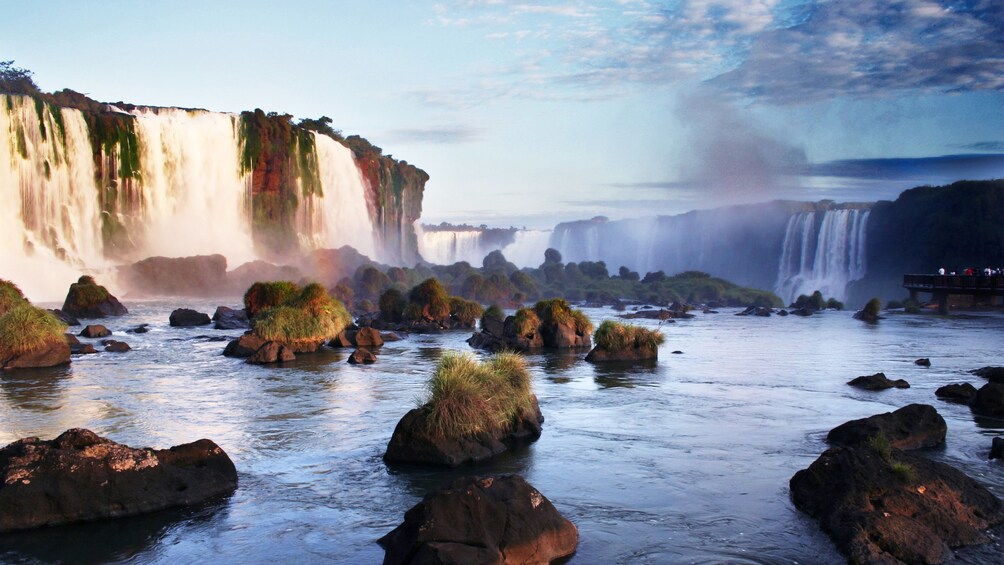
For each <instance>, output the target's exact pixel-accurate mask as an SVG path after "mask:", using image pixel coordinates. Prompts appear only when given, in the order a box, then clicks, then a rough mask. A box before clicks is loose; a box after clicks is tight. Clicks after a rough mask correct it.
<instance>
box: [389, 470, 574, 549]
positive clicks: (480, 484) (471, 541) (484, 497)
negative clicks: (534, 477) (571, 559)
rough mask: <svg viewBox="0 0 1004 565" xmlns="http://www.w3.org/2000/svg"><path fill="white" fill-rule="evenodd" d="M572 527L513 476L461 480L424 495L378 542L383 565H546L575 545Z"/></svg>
mask: <svg viewBox="0 0 1004 565" xmlns="http://www.w3.org/2000/svg"><path fill="white" fill-rule="evenodd" d="M578 541H579V532H578V530H577V529H576V527H575V525H574V524H572V523H571V522H569V521H568V520H567V519H566V518H565V517H564V516H562V515H561V514H560V513H558V511H557V509H555V508H554V505H553V504H551V501H550V500H548V499H547V498H546V497H545V496H544V495H542V494H541V493H540V492H539V491H538V490H537V489H535V488H533V486H531V485H530V484H529V483H527V482H526V481H525V480H524V479H523V477H520V476H519V475H504V476H499V477H462V478H460V479H457V480H455V481H453V482H452V483H451V484H450V485H449V486H447V487H446V488H443V489H440V490H438V491H436V492H433V493H431V494H429V495H427V496H426V497H425V498H423V499H422V501H421V502H419V503H418V504H416V505H415V506H413V507H412V508H411V509H410V510H408V511H407V512H406V513H405V515H404V522H403V523H402V524H401V525H399V526H398V527H397V528H394V530H392V531H391V532H390V533H388V534H387V535H385V536H384V537H382V538H380V540H379V543H380V545H381V546H382V547H383V548H384V550H385V552H386V553H385V555H384V560H383V563H384V565H417V564H419V563H427V564H433V563H442V564H446V563H454V564H461V563H485V564H487V563H494V564H512V565H515V564H529V563H551V562H552V561H554V560H556V559H559V558H561V557H565V556H568V555H571V554H573V553H574V552H575V548H576V547H577V545H578Z"/></svg>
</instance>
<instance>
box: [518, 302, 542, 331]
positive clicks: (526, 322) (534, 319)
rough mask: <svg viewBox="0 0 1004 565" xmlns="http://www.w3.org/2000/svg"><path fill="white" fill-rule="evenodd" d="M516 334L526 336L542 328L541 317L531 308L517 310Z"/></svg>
mask: <svg viewBox="0 0 1004 565" xmlns="http://www.w3.org/2000/svg"><path fill="white" fill-rule="evenodd" d="M515 323H516V335H518V336H521V337H526V336H528V335H530V334H533V333H536V332H537V330H538V329H539V328H540V317H538V316H537V312H535V311H534V310H532V309H530V308H520V309H519V310H516V319H515Z"/></svg>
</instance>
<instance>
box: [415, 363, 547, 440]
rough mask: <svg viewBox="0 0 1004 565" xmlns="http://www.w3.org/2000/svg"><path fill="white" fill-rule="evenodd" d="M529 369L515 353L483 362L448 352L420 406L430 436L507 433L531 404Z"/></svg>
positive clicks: (430, 382)
mask: <svg viewBox="0 0 1004 565" xmlns="http://www.w3.org/2000/svg"><path fill="white" fill-rule="evenodd" d="M530 383H531V380H530V373H529V371H528V370H527V368H526V362H525V361H524V360H523V357H522V356H520V355H519V354H517V353H498V354H496V355H493V356H492V357H489V358H488V359H487V360H486V361H485V362H484V363H480V362H478V361H477V360H476V359H475V358H474V357H473V356H471V355H463V354H458V353H455V352H447V353H446V354H444V355H443V358H442V359H441V360H440V362H439V365H438V366H437V367H436V372H435V374H433V376H432V379H431V380H430V381H429V384H428V390H429V398H428V401H427V402H426V403H425V404H423V405H422V406H421V409H422V410H423V411H424V412H425V414H426V416H427V418H426V422H427V426H428V431H429V432H430V435H432V436H434V437H441V438H449V439H459V438H463V437H470V436H474V435H477V434H482V433H488V434H492V435H500V434H505V433H507V432H509V431H511V430H512V427H513V425H514V423H515V422H516V420H517V419H518V418H519V416H520V415H521V414H522V413H523V411H525V410H532V409H533V390H532V387H531V384H530Z"/></svg>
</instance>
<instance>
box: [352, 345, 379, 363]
mask: <svg viewBox="0 0 1004 565" xmlns="http://www.w3.org/2000/svg"><path fill="white" fill-rule="evenodd" d="M376 360H377V358H376V355H373V352H371V351H370V350H369V349H363V348H361V347H360V348H359V349H357V350H355V351H353V352H352V355H349V363H351V364H353V365H363V364H365V365H369V364H372V363H376Z"/></svg>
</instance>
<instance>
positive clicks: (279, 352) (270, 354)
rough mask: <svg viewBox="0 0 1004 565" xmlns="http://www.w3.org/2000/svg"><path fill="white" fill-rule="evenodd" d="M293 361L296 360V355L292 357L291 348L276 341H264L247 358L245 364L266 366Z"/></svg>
mask: <svg viewBox="0 0 1004 565" xmlns="http://www.w3.org/2000/svg"><path fill="white" fill-rule="evenodd" d="M294 359H296V355H294V351H293V349H292V348H290V347H288V346H287V345H285V344H283V343H279V342H278V341H266V342H265V343H264V344H262V346H261V347H259V348H258V350H257V351H255V352H254V353H253V354H251V355H250V356H249V357H248V358H247V362H248V363H250V364H252V365H268V364H270V363H283V362H286V361H293V360H294Z"/></svg>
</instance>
